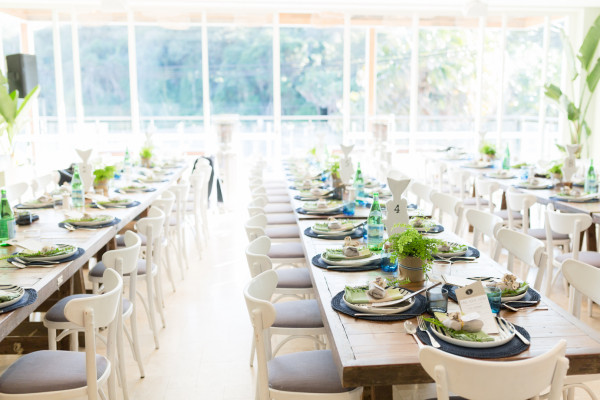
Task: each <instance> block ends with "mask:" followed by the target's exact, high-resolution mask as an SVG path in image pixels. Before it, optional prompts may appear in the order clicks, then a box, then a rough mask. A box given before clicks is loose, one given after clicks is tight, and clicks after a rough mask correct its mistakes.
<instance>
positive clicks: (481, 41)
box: [472, 17, 486, 154]
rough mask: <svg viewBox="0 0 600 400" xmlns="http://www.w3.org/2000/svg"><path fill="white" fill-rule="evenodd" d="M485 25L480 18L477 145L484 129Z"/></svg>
mask: <svg viewBox="0 0 600 400" xmlns="http://www.w3.org/2000/svg"><path fill="white" fill-rule="evenodd" d="M485 24H486V18H485V17H479V30H478V33H477V70H476V72H475V78H476V86H475V121H474V122H475V123H474V128H475V129H473V135H474V136H473V138H472V140H473V142H474V143H475V145H477V141H478V138H479V132H481V131H482V129H483V122H482V119H483V115H482V111H483V107H482V104H481V103H482V101H483V53H484V49H485V47H484V44H485ZM478 150H479V149H474V153H475V154H477V152H478Z"/></svg>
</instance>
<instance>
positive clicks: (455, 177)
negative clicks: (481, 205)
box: [444, 168, 475, 205]
mask: <svg viewBox="0 0 600 400" xmlns="http://www.w3.org/2000/svg"><path fill="white" fill-rule="evenodd" d="M472 182H473V177H472V175H471V172H469V171H467V170H465V169H462V168H451V169H448V183H449V188H448V190H445V191H444V192H445V193H449V194H452V195H454V196H456V197H458V198H459V199H460V200H461V201H462V202H463V204H465V201H468V202H469V203H470V205H471V203H472V204H474V203H475V198H474V197H470V192H471V188H472V187H473V185H472ZM470 199H472V200H470Z"/></svg>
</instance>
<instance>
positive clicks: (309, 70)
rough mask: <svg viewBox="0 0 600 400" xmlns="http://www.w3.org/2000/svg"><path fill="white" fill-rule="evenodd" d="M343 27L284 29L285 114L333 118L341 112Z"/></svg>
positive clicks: (282, 61)
mask: <svg viewBox="0 0 600 400" xmlns="http://www.w3.org/2000/svg"><path fill="white" fill-rule="evenodd" d="M343 54H344V46H343V34H342V29H340V28H281V107H282V113H283V115H334V114H341V109H342V74H343V67H342V64H343V58H344V56H343Z"/></svg>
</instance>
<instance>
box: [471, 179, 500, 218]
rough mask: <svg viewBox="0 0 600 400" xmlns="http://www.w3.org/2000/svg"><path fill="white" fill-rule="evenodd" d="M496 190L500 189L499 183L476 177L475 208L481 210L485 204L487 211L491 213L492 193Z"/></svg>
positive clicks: (492, 207)
mask: <svg viewBox="0 0 600 400" xmlns="http://www.w3.org/2000/svg"><path fill="white" fill-rule="evenodd" d="M498 191H500V185H499V184H498V182H495V181H492V180H490V179H484V178H482V177H478V178H477V179H476V180H475V199H476V206H477V209H478V210H481V209H483V208H484V207H485V206H487V207H488V211H489V212H490V213H493V212H494V208H495V205H494V194H495V193H496V192H498ZM484 200H485V201H484Z"/></svg>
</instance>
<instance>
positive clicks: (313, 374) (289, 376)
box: [267, 350, 354, 393]
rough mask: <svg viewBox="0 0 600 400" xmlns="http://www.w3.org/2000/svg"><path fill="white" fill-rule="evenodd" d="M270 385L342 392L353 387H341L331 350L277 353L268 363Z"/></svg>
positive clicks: (308, 391) (305, 391) (300, 389)
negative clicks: (280, 354) (281, 354)
mask: <svg viewBox="0 0 600 400" xmlns="http://www.w3.org/2000/svg"><path fill="white" fill-rule="evenodd" d="M267 368H268V369H269V387H271V388H272V389H276V390H281V391H286V392H300V393H342V392H349V391H351V390H353V389H354V388H345V387H342V383H341V382H340V376H339V375H338V370H337V367H336V365H335V363H334V361H333V356H332V355H331V351H330V350H315V351H300V352H297V353H292V354H286V355H283V356H279V357H275V358H274V359H272V360H271V361H269V362H268V363H267Z"/></svg>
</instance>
